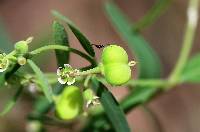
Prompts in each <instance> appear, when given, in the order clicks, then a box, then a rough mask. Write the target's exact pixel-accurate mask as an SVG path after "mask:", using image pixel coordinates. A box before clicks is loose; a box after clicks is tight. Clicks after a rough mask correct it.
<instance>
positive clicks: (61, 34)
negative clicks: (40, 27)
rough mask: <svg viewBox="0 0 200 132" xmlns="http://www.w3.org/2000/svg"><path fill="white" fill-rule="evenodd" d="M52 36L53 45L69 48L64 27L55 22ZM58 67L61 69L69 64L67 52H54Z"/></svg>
mask: <svg viewBox="0 0 200 132" xmlns="http://www.w3.org/2000/svg"><path fill="white" fill-rule="evenodd" d="M53 35H54V41H55V44H58V45H63V46H67V47H69V42H68V35H67V32H66V31H65V27H64V26H63V25H62V24H60V23H59V22H57V21H54V23H53ZM55 52H56V58H57V63H58V66H59V67H61V66H63V65H64V64H67V63H68V62H69V52H66V51H61V50H55Z"/></svg>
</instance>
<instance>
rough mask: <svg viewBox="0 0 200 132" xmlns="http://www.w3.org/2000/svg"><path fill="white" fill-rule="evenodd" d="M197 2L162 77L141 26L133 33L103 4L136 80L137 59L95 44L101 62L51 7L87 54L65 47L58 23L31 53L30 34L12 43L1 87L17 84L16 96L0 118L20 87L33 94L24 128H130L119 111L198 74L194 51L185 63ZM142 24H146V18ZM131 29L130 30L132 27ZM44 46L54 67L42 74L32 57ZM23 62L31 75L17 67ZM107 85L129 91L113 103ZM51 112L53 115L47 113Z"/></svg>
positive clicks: (2, 64)
mask: <svg viewBox="0 0 200 132" xmlns="http://www.w3.org/2000/svg"><path fill="white" fill-rule="evenodd" d="M197 5H198V0H190V3H189V7H188V23H187V26H186V33H185V37H184V41H183V48H182V50H181V54H180V58H179V60H178V63H177V65H176V67H175V69H174V70H173V72H172V73H171V74H170V76H169V78H167V79H159V78H158V77H160V69H161V66H160V64H159V63H160V62H159V58H158V57H157V56H156V54H155V52H154V51H153V50H152V49H151V48H150V47H149V46H148V44H147V42H146V41H145V40H144V39H143V38H142V37H141V36H140V35H139V34H138V31H140V30H142V29H141V28H142V27H143V26H138V29H137V30H136V31H135V26H132V25H130V23H129V22H128V21H127V20H126V18H125V17H124V15H123V14H122V13H121V12H120V10H119V9H118V8H117V6H115V5H114V4H113V3H108V4H107V5H106V11H107V13H108V15H109V17H110V19H111V20H112V22H113V23H114V25H115V26H116V27H117V29H118V30H119V31H120V32H119V33H120V34H121V36H122V37H124V39H125V40H126V41H127V42H128V44H129V46H130V47H131V48H132V49H133V51H134V53H135V55H136V57H137V61H138V62H139V63H138V68H139V69H138V71H139V75H138V78H133V76H131V70H132V68H131V67H132V66H134V65H135V64H136V62H135V61H133V60H132V59H131V60H132V61H130V60H129V59H130V57H128V54H127V52H126V51H125V49H124V48H123V47H122V46H119V45H118V44H115V43H114V44H107V45H105V46H100V47H104V48H103V49H102V53H101V57H100V60H96V58H95V52H94V49H93V45H94V44H91V43H90V41H89V40H88V39H87V38H86V37H85V35H83V34H82V33H81V32H80V30H79V29H78V28H77V27H76V26H75V24H73V23H72V22H71V21H70V20H69V19H67V18H66V17H65V16H63V15H61V14H60V13H58V12H56V11H53V15H54V16H56V18H58V19H59V20H62V21H63V22H65V23H66V24H67V25H68V27H69V29H70V30H71V31H72V32H73V34H74V35H75V36H76V38H77V39H78V40H79V42H80V44H81V46H82V47H83V48H84V50H85V51H86V53H85V52H82V51H80V50H77V49H74V48H72V47H70V43H69V41H68V34H67V32H66V30H65V28H64V26H63V25H62V24H61V23H60V22H58V21H55V22H54V23H53V34H54V42H52V44H51V45H45V46H43V47H40V48H38V49H35V50H32V51H31V50H30V48H29V45H30V44H31V41H32V40H33V37H29V38H28V39H27V40H22V41H19V42H17V43H16V44H15V46H14V50H13V51H11V52H10V53H8V54H6V53H3V52H1V54H0V72H1V74H0V86H1V87H3V86H8V85H10V86H15V87H17V88H18V90H17V92H16V94H15V95H14V96H13V98H11V100H10V101H9V102H8V104H7V105H6V106H5V108H4V110H3V111H2V112H1V113H0V114H1V116H3V115H5V114H6V113H7V112H9V110H10V109H11V108H12V107H13V106H14V104H15V102H16V100H17V99H18V97H19V95H20V94H21V93H22V91H23V88H24V87H27V86H28V88H29V94H31V95H35V97H36V99H35V104H34V108H33V111H32V112H31V113H30V114H29V115H28V130H29V131H40V130H42V127H43V124H48V123H49V124H53V125H58V126H68V125H72V124H73V123H74V122H77V121H81V122H83V124H84V125H85V127H84V129H83V130H82V131H113V130H115V131H118V132H129V131H130V128H129V126H128V123H127V120H126V118H125V114H124V113H127V112H129V111H130V110H131V109H133V108H135V107H136V106H137V105H139V104H144V103H145V102H147V101H149V100H150V99H151V98H152V97H153V96H155V95H157V94H158V93H163V92H164V91H166V90H169V89H171V88H172V87H173V86H175V85H177V84H180V83H183V82H198V81H199V75H200V74H198V73H197V72H194V71H199V67H197V64H198V63H199V62H200V61H199V60H200V59H199V55H197V56H196V57H194V58H193V59H191V61H189V62H188V56H189V51H190V49H191V47H192V42H193V37H194V33H195V28H196V26H197V18H198V15H197V14H198V12H197V9H198V8H197V7H198V6H197ZM162 6H163V5H162ZM159 10H160V8H159ZM153 12H157V11H152V13H153ZM148 15H152V14H151V13H150V14H148ZM146 18H151V20H150V22H152V19H155V17H146ZM144 20H146V19H144ZM144 24H145V25H148V24H147V23H146V22H144ZM138 25H140V24H138ZM132 27H134V29H131V28H132ZM136 27H137V26H136ZM49 50H54V51H55V55H56V59H57V67H58V68H57V71H56V70H55V72H54V73H43V72H42V71H41V70H40V68H39V67H38V66H37V65H36V64H35V62H34V61H33V60H32V58H33V57H35V56H36V55H40V53H42V52H45V51H49ZM71 53H75V54H77V55H79V56H80V57H82V58H84V59H86V60H88V61H89V63H90V65H89V66H84V67H81V68H76V67H72V66H71V65H70V54H71ZM187 62H188V64H187V65H186V63H187ZM27 64H28V65H29V66H30V67H31V68H32V70H33V72H34V73H30V72H29V71H26V70H20V69H23V68H24V66H25V65H27ZM133 69H134V68H133ZM191 69H194V71H192V70H191ZM107 85H110V86H111V87H112V88H114V87H116V86H127V87H129V90H130V93H129V95H127V96H126V97H125V98H124V99H123V100H122V101H121V102H120V103H118V101H117V100H116V99H115V97H114V96H113V95H112V93H111V92H110V90H108V88H107V87H106V86H107ZM132 88H134V89H133V90H131V89H132ZM158 91H159V92H158ZM38 93H39V94H38ZM51 112H53V113H54V114H50V115H48V113H51Z"/></svg>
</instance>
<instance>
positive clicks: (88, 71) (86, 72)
mask: <svg viewBox="0 0 200 132" xmlns="http://www.w3.org/2000/svg"><path fill="white" fill-rule="evenodd" d="M97 73H101V69H100V67H98V66H97V67H95V68H92V69H89V70H86V71H81V72H78V74H77V75H76V76H86V75H91V74H97Z"/></svg>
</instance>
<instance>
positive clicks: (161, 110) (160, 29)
mask: <svg viewBox="0 0 200 132" xmlns="http://www.w3.org/2000/svg"><path fill="white" fill-rule="evenodd" d="M105 2H106V0H101V1H100V0H73V1H72V0H57V1H56V0H28V1H27V0H10V1H8V0H0V48H1V49H4V50H6V51H10V50H12V49H9V48H6V47H8V46H7V45H10V44H11V45H12V44H14V43H15V42H16V41H19V40H22V39H26V38H27V37H29V36H34V41H33V43H31V47H32V49H33V48H36V47H38V46H39V45H45V44H48V43H51V42H52V34H51V32H52V28H51V24H52V22H53V20H54V18H53V17H52V16H51V13H50V11H51V10H52V9H56V10H58V11H60V12H62V13H63V14H64V15H66V16H68V18H70V19H71V20H72V21H73V22H74V23H76V25H77V26H78V27H80V29H81V31H82V32H83V33H84V34H85V35H86V36H87V37H88V38H89V39H90V40H91V42H92V43H96V44H106V43H118V44H119V45H121V46H123V47H124V48H126V49H127V50H128V51H129V53H130V50H129V49H128V47H127V44H125V42H124V41H123V40H121V39H120V37H119V36H118V34H117V33H116V32H115V30H114V29H113V26H112V25H111V23H110V22H109V21H108V19H107V17H106V15H105V11H104V3H105ZM155 2H156V0H148V1H146V0H124V1H120V0H116V3H117V4H118V6H119V7H120V8H121V9H122V10H123V11H124V12H125V13H126V15H127V16H129V18H130V20H132V22H136V21H138V20H139V19H140V18H141V17H142V16H144V15H145V14H146V13H147V12H148V10H149V9H150V8H151V7H152V6H153V5H154V4H155ZM187 2H188V1H187V0H174V1H173V2H172V4H171V5H170V6H169V8H168V9H167V10H166V11H165V12H164V13H163V14H162V16H160V17H159V18H158V19H157V20H156V21H155V22H154V24H152V25H151V26H149V27H147V28H145V29H144V30H143V31H142V35H143V36H144V37H145V38H146V40H147V41H149V42H150V44H151V46H152V47H153V48H154V49H155V51H156V52H157V53H158V55H159V56H160V58H161V62H162V64H163V67H164V68H163V69H164V70H163V74H162V76H163V77H166V76H167V75H168V74H169V72H170V71H171V70H172V68H173V66H174V64H175V63H176V60H177V57H178V55H179V51H180V47H181V43H182V37H183V32H184V26H185V23H186V7H187ZM199 31H200V28H199V27H198V29H197V35H196V38H195V44H194V47H193V52H192V54H194V53H196V52H197V51H199V49H200V45H199V44H198V43H199V42H200V40H199V37H198V36H199ZM69 38H70V42H71V46H72V47H74V48H78V49H81V47H80V45H79V44H78V41H77V40H76V38H75V37H74V36H73V35H72V34H69ZM95 52H96V54H97V59H98V56H99V55H100V53H101V50H99V49H95ZM130 58H134V56H132V55H131V54H130ZM35 60H37V61H38V62H40V66H41V67H42V70H43V71H51V72H55V71H56V69H57V67H56V62H55V57H54V55H53V54H44V55H43V57H42V58H37V57H36V58H35ZM71 60H72V62H71V65H72V66H74V67H81V66H84V65H87V63H86V62H85V61H84V60H82V59H81V60H80V59H79V57H77V56H72V58H71ZM77 60H78V61H77ZM80 64H81V65H80ZM134 72H135V76H137V71H136V70H135V71H134ZM112 92H113V93H114V95H116V97H117V98H118V99H121V98H122V97H123V96H125V95H126V94H127V90H126V89H112ZM199 92H200V89H199V86H197V85H196V86H195V85H182V86H178V87H177V88H175V89H173V90H171V91H169V92H167V93H165V94H164V95H162V96H158V97H156V98H154V99H153V100H152V101H151V102H150V103H149V104H148V106H149V107H150V108H151V110H152V111H153V113H154V115H155V116H156V118H157V120H158V121H159V122H160V126H161V127H162V129H163V130H164V132H198V131H200V126H199V122H200V114H199V113H200V105H199V99H200V94H199ZM122 93H123V94H122ZM12 94H13V93H11V92H9V90H8V91H4V90H1V92H0V108H2V107H3V104H4V103H5V100H6V99H8V98H9V96H11V95H12ZM30 102H31V101H30V100H29V98H28V97H23V98H21V99H20V100H19V101H18V103H17V105H16V106H15V108H14V109H13V110H12V112H10V113H9V114H7V115H6V116H5V117H3V118H0V132H11V131H12V132H13V131H16V132H18V131H19V132H22V131H25V123H26V122H25V121H26V120H25V118H26V115H27V114H28V112H30V111H31V107H32V105H31V103H30ZM127 119H128V121H129V125H130V127H131V129H132V130H133V131H134V130H135V131H137V132H156V130H157V129H156V128H157V125H158V124H155V122H154V121H152V118H151V116H149V114H148V113H146V112H144V111H143V108H142V107H138V108H136V109H135V110H133V111H132V112H130V113H129V114H128V115H127ZM55 130H59V131H66V130H63V129H60V128H58V127H49V131H52V132H53V131H55Z"/></svg>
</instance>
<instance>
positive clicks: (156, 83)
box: [126, 79, 169, 88]
mask: <svg viewBox="0 0 200 132" xmlns="http://www.w3.org/2000/svg"><path fill="white" fill-rule="evenodd" d="M168 83H169V82H168V81H167V80H161V79H139V80H130V81H129V82H128V83H127V84H126V85H128V86H131V87H133V88H134V87H136V86H141V87H143V86H153V87H158V88H161V87H163V86H166V84H168Z"/></svg>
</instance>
